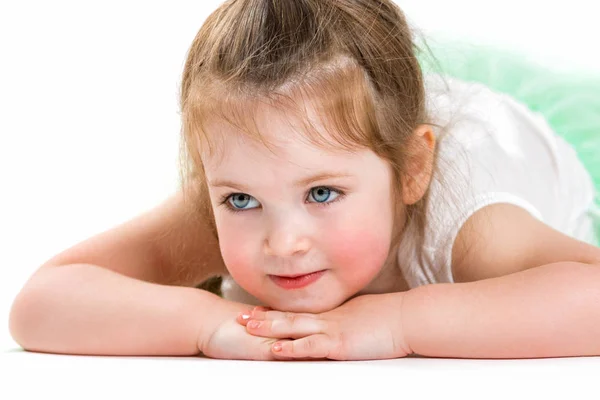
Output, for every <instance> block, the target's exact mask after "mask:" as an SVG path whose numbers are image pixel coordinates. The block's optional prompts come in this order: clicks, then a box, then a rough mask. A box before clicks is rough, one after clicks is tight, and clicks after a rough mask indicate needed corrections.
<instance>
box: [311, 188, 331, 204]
mask: <svg viewBox="0 0 600 400" xmlns="http://www.w3.org/2000/svg"><path fill="white" fill-rule="evenodd" d="M333 192H334V193H335V192H336V191H335V190H334V191H333ZM331 193H332V190H331V189H330V188H328V187H325V186H319V187H316V188H312V189H310V194H311V196H312V197H313V199H315V200H316V202H317V203H324V202H326V201H327V200H328V199H329V197H330V196H331ZM334 199H335V197H334Z"/></svg>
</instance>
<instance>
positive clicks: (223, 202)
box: [219, 186, 345, 213]
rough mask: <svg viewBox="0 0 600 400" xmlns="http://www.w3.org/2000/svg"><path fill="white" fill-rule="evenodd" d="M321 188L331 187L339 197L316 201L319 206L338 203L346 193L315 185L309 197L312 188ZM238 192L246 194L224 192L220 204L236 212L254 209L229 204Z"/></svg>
mask: <svg viewBox="0 0 600 400" xmlns="http://www.w3.org/2000/svg"><path fill="white" fill-rule="evenodd" d="M319 188H325V189H329V190H331V191H333V192H336V193H337V194H338V197H336V198H335V199H334V200H331V201H328V202H325V203H319V202H318V201H317V202H314V203H315V204H317V205H318V206H319V207H327V206H330V205H331V204H333V203H336V202H337V201H338V200H341V199H342V198H343V197H344V196H345V193H344V191H343V190H340V189H337V188H334V187H331V186H315V187H313V188H310V189H309V190H308V194H307V197H308V196H310V192H311V190H314V189H319ZM236 194H245V193H237V192H234V193H227V194H224V195H223V196H221V200H219V204H220V205H224V206H225V209H226V210H228V211H231V212H234V213H238V212H242V211H249V210H253V209H249V210H244V209H241V208H235V207H232V206H231V204H229V198H230V197H231V196H234V195H236ZM250 197H252V196H250Z"/></svg>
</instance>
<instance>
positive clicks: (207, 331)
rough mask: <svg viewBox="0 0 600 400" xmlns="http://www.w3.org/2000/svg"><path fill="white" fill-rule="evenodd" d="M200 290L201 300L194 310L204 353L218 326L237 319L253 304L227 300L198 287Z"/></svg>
mask: <svg viewBox="0 0 600 400" xmlns="http://www.w3.org/2000/svg"><path fill="white" fill-rule="evenodd" d="M196 290H197V291H198V292H199V299H200V300H199V302H198V303H197V304H198V305H197V306H196V308H195V310H194V312H193V316H194V317H193V318H195V319H196V320H197V322H198V324H197V330H196V331H197V332H198V333H197V335H196V337H197V346H198V351H199V352H202V353H204V349H206V346H207V344H208V343H209V342H210V339H211V337H212V336H213V334H214V333H215V332H216V331H217V330H218V328H219V327H220V326H221V325H222V324H223V323H224V322H226V321H228V320H235V319H236V317H237V316H238V314H239V313H240V312H242V311H246V310H249V309H252V307H253V306H250V305H248V304H243V303H237V302H234V301H230V300H225V299H223V298H221V297H219V296H217V295H215V294H213V293H210V292H207V291H205V290H199V289H196Z"/></svg>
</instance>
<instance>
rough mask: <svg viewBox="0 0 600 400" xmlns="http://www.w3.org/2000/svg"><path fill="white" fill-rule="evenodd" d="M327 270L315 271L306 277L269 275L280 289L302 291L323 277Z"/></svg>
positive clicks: (305, 275)
mask: <svg viewBox="0 0 600 400" xmlns="http://www.w3.org/2000/svg"><path fill="white" fill-rule="evenodd" d="M325 271H327V270H325V269H324V270H321V271H315V272H311V273H310V274H304V275H291V276H281V275H269V278H271V280H272V281H273V282H274V283H275V284H276V285H277V286H279V287H282V288H284V289H288V290H291V289H301V288H303V287H306V286H308V285H310V284H312V283H314V282H316V281H317V280H319V278H321V277H322V276H323V274H324V273H325Z"/></svg>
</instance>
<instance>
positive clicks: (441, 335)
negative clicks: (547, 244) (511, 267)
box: [402, 262, 600, 358]
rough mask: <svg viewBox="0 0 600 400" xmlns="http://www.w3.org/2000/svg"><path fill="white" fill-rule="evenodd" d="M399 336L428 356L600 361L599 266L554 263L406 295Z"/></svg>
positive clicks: (414, 290) (415, 349) (442, 285)
mask: <svg viewBox="0 0 600 400" xmlns="http://www.w3.org/2000/svg"><path fill="white" fill-rule="evenodd" d="M404 294H405V295H406V296H405V297H404V305H403V307H404V308H403V310H404V312H403V316H402V318H403V332H404V337H405V338H406V341H407V343H408V346H409V347H410V348H411V350H412V351H413V352H415V353H417V354H421V355H424V356H431V357H458V358H537V357H564V356H597V355H600V307H599V306H598V305H599V304H600V265H591V264H584V263H578V262H558V263H553V264H548V265H544V266H541V267H536V268H531V269H527V270H524V271H520V272H516V273H513V274H510V275H505V276H501V277H496V278H491V279H484V280H481V281H475V282H468V283H454V284H433V285H425V286H421V287H418V288H416V289H412V290H410V291H409V292H405V293H404Z"/></svg>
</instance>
